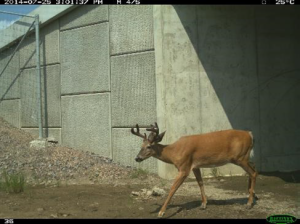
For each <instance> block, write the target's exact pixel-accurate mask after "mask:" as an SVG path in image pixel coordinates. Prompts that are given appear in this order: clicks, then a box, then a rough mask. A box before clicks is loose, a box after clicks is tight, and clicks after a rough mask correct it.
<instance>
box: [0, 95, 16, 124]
mask: <svg viewBox="0 0 300 224" xmlns="http://www.w3.org/2000/svg"><path fill="white" fill-rule="evenodd" d="M0 117H2V118H3V119H5V120H6V121H7V122H9V123H10V124H12V125H13V126H15V127H17V128H20V100H19V99H16V100H3V101H1V102H0Z"/></svg>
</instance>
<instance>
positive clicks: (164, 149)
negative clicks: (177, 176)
mask: <svg viewBox="0 0 300 224" xmlns="http://www.w3.org/2000/svg"><path fill="white" fill-rule="evenodd" d="M153 149H154V151H155V154H154V155H153V157H155V158H157V159H159V160H161V161H163V162H166V163H173V162H172V160H171V158H172V151H171V147H170V145H161V144H156V145H154V146H153Z"/></svg>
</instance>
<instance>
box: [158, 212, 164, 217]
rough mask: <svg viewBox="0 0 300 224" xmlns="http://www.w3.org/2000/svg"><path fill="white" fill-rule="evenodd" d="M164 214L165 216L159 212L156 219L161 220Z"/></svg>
mask: <svg viewBox="0 0 300 224" xmlns="http://www.w3.org/2000/svg"><path fill="white" fill-rule="evenodd" d="M164 214H165V213H164V212H162V211H160V212H159V213H158V216H157V217H158V218H162V217H163V216H164Z"/></svg>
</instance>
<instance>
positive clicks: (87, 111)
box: [61, 93, 111, 157]
mask: <svg viewBox="0 0 300 224" xmlns="http://www.w3.org/2000/svg"><path fill="white" fill-rule="evenodd" d="M109 97H110V96H109V94H108V93H100V94H89V95H80V96H64V97H62V102H61V103H62V143H63V144H64V145H66V146H69V147H74V148H77V149H80V150H85V151H91V152H94V153H97V154H99V155H101V156H105V157H110V156H111V153H110V149H111V143H110V142H111V127H110V121H109V120H110V111H109V108H110V106H109Z"/></svg>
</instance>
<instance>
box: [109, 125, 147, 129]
mask: <svg viewBox="0 0 300 224" xmlns="http://www.w3.org/2000/svg"><path fill="white" fill-rule="evenodd" d="M133 127H135V125H132V126H126V127H125V126H124V127H112V129H130V128H133ZM139 128H150V125H149V126H140V125H139Z"/></svg>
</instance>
